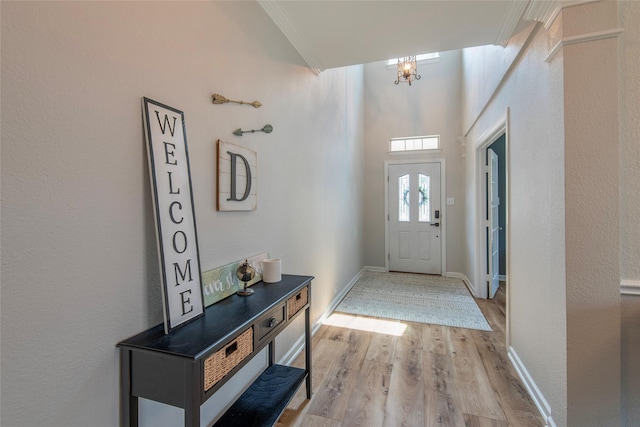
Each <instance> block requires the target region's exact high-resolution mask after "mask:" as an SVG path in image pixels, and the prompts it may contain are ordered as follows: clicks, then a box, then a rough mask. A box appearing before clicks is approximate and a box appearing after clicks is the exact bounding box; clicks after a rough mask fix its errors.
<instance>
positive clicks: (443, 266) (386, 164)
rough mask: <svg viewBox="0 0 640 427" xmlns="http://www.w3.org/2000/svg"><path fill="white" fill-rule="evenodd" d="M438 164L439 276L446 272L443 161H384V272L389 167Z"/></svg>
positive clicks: (387, 242)
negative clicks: (439, 213)
mask: <svg viewBox="0 0 640 427" xmlns="http://www.w3.org/2000/svg"><path fill="white" fill-rule="evenodd" d="M426 163H439V164H440V212H441V215H440V237H441V239H440V259H441V262H440V274H441V275H442V276H446V272H447V269H446V267H447V207H446V203H445V201H446V193H445V189H446V179H445V177H446V169H445V160H444V159H440V158H439V159H424V160H385V162H384V218H385V220H384V271H387V272H388V271H389V165H406V164H426Z"/></svg>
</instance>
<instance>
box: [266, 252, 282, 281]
mask: <svg viewBox="0 0 640 427" xmlns="http://www.w3.org/2000/svg"><path fill="white" fill-rule="evenodd" d="M281 269H282V264H281V262H280V259H270V258H268V259H264V260H262V281H263V282H264V283H276V282H279V281H280V280H282V271H281Z"/></svg>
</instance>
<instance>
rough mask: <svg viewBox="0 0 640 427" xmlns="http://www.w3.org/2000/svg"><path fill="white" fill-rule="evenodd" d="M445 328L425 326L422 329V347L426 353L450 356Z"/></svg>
mask: <svg viewBox="0 0 640 427" xmlns="http://www.w3.org/2000/svg"><path fill="white" fill-rule="evenodd" d="M445 328H446V327H445V326H440V325H425V326H424V327H423V328H422V332H423V333H422V346H423V349H424V350H425V351H428V352H430V353H436V354H449V346H448V345H447V341H446V340H447V334H446V333H445V331H444V330H445Z"/></svg>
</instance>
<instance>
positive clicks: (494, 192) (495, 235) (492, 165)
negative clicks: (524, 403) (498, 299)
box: [487, 148, 500, 298]
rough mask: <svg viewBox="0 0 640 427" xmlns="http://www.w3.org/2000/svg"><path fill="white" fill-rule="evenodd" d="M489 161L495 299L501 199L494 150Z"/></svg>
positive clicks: (491, 290)
mask: <svg viewBox="0 0 640 427" xmlns="http://www.w3.org/2000/svg"><path fill="white" fill-rule="evenodd" d="M487 155H488V159H489V168H488V169H489V173H488V175H487V181H488V184H489V185H488V186H487V188H488V190H489V194H488V195H487V199H488V200H487V205H488V206H489V209H488V213H489V218H488V221H487V222H488V224H489V233H488V234H489V262H488V264H489V298H493V297H494V296H495V295H496V292H497V291H498V287H499V286H500V279H499V276H500V264H499V261H500V225H499V221H498V220H499V219H500V216H499V212H498V208H499V206H500V197H499V195H498V155H497V154H496V153H495V152H494V151H493V150H492V149H490V148H489V149H488V150H487Z"/></svg>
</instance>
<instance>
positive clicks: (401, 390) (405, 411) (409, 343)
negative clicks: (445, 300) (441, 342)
mask: <svg viewBox="0 0 640 427" xmlns="http://www.w3.org/2000/svg"><path fill="white" fill-rule="evenodd" d="M407 332H408V334H407V335H406V336H405V335H403V336H402V337H401V339H399V340H398V341H397V344H396V347H397V348H396V352H395V356H394V360H393V368H392V371H391V382H390V384H389V396H388V397H387V407H386V411H385V412H386V413H385V418H384V423H383V426H385V427H397V426H405V425H406V426H422V425H424V415H425V414H424V381H423V375H422V348H421V347H422V333H421V331H420V330H419V328H407ZM418 346H419V347H420V348H419V347H418Z"/></svg>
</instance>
